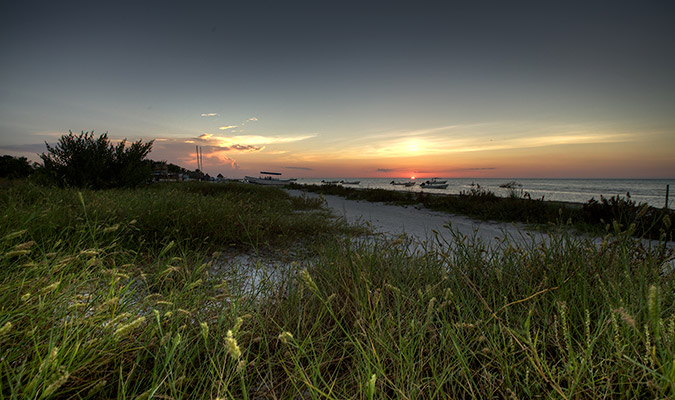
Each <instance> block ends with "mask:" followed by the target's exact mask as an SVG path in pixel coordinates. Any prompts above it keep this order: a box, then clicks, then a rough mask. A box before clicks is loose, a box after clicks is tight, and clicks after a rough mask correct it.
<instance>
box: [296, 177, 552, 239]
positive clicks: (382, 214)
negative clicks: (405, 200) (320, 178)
mask: <svg viewBox="0 0 675 400" xmlns="http://www.w3.org/2000/svg"><path fill="white" fill-rule="evenodd" d="M289 193H290V194H291V195H294V196H301V195H305V196H310V197H318V195H317V194H315V193H309V192H303V191H300V190H290V191H289ZM323 197H324V199H325V200H326V206H327V207H328V208H329V209H330V210H331V211H332V212H333V213H334V214H335V215H336V216H338V217H344V218H345V219H346V220H347V222H349V223H367V224H369V225H370V226H371V227H372V228H373V230H374V231H375V232H376V233H379V234H382V235H385V236H390V237H397V236H400V235H402V234H406V235H408V236H409V237H411V238H413V239H415V240H417V241H419V242H424V241H427V240H433V239H434V231H435V232H438V234H439V235H440V236H442V237H443V238H445V239H446V240H447V241H449V242H451V241H452V240H451V239H452V236H453V235H452V233H451V232H450V230H449V229H448V227H447V225H448V223H450V222H451V229H452V231H454V232H458V233H461V234H463V235H467V236H473V235H476V237H478V238H480V239H481V241H483V243H485V244H492V245H496V244H498V243H500V242H501V241H502V240H503V239H504V238H505V237H508V238H509V239H512V241H516V242H521V243H522V242H530V241H531V240H532V239H533V238H534V239H535V240H537V241H539V240H544V238H545V237H546V234H544V233H541V232H536V231H531V230H526V229H525V225H523V224H515V223H502V222H492V221H479V220H474V219H471V218H468V217H465V216H462V215H455V214H448V213H443V212H439V211H432V210H428V209H426V208H423V207H421V206H407V207H405V206H397V205H389V204H384V203H371V202H367V201H362V200H347V199H345V198H343V197H339V196H332V195H324V196H323Z"/></svg>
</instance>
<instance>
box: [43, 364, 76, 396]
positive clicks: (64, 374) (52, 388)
mask: <svg viewBox="0 0 675 400" xmlns="http://www.w3.org/2000/svg"><path fill="white" fill-rule="evenodd" d="M59 373H60V374H61V376H59V377H58V378H57V379H56V380H55V381H54V382H53V383H52V384H51V385H49V386H47V389H45V391H44V393H43V395H42V396H43V397H49V396H50V395H51V394H52V393H54V392H55V391H56V390H57V389H58V388H60V387H61V386H62V385H63V384H64V383H66V381H67V380H68V378H69V377H70V373H68V371H66V370H65V368H63V367H60V368H59Z"/></svg>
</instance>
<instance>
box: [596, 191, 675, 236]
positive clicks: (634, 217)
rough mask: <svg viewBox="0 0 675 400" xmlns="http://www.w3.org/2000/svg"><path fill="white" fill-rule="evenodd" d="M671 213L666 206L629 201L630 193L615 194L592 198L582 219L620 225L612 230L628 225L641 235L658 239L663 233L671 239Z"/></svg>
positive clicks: (627, 226)
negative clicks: (659, 207) (624, 195)
mask: <svg viewBox="0 0 675 400" xmlns="http://www.w3.org/2000/svg"><path fill="white" fill-rule="evenodd" d="M673 217H674V213H673V212H672V211H670V210H668V209H658V208H655V207H650V206H649V205H647V204H646V203H640V204H638V203H636V202H635V200H631V198H630V193H626V197H621V196H614V197H610V198H609V199H606V198H605V197H603V196H600V201H598V200H595V199H591V200H589V201H588V202H587V203H585V204H584V206H583V218H584V221H585V222H587V223H589V224H609V223H616V224H619V225H618V226H617V227H615V228H614V229H618V228H621V227H624V228H629V229H631V230H633V231H634V233H635V234H636V235H638V236H641V237H648V238H652V239H659V238H660V237H661V236H662V235H665V237H666V238H667V239H670V238H672V236H673V233H674V231H675V230H674V229H673V226H672V224H671V219H672V218H673Z"/></svg>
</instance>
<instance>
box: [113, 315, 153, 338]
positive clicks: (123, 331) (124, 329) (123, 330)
mask: <svg viewBox="0 0 675 400" xmlns="http://www.w3.org/2000/svg"><path fill="white" fill-rule="evenodd" d="M143 322H145V317H140V318H136V319H135V320H133V321H132V322H130V323H128V324H126V325H123V326H121V327H119V328H117V330H115V332H114V333H113V337H115V338H116V339H120V338H122V337H124V336H126V335H127V334H128V333H130V332H131V331H133V330H134V329H136V328H137V327H138V326H139V325H141V324H142V323H143Z"/></svg>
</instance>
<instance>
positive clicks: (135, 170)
mask: <svg viewBox="0 0 675 400" xmlns="http://www.w3.org/2000/svg"><path fill="white" fill-rule="evenodd" d="M153 142H154V141H150V142H148V143H143V142H142V141H141V140H139V141H137V142H133V143H131V144H130V145H128V144H127V140H126V139H124V140H122V141H121V142H119V143H117V144H114V143H112V142H111V140H110V139H109V138H108V134H107V133H104V134H102V135H100V136H98V137H96V136H94V132H93V131H92V132H81V133H80V134H79V135H76V134H73V132H72V131H69V133H68V134H67V135H63V136H61V138H60V139H59V141H58V142H57V143H56V144H55V145H54V146H51V145H50V144H49V143H46V142H45V145H46V147H47V151H46V152H45V153H42V154H40V159H41V160H42V164H38V163H33V164H31V163H30V162H29V160H28V159H27V158H26V157H12V156H9V155H5V156H2V158H1V159H0V178H6V179H22V178H26V177H29V176H30V177H31V179H32V180H33V181H35V182H37V183H43V184H48V185H57V186H62V187H66V186H67V187H80V188H91V189H107V188H117V187H136V186H138V185H141V184H143V183H147V182H150V181H152V180H153V177H154V178H155V180H156V178H159V177H161V176H162V175H165V176H166V175H169V174H171V175H173V176H177V175H181V176H189V178H190V179H198V180H204V179H206V180H211V177H210V176H209V175H208V174H204V173H203V172H201V171H199V170H196V171H190V170H188V169H185V168H183V167H181V166H178V165H175V164H171V163H168V162H167V161H153V160H150V159H147V158H146V157H147V155H148V154H149V153H150V151H151V149H152V145H153ZM219 178H222V175H220V174H219Z"/></svg>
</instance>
